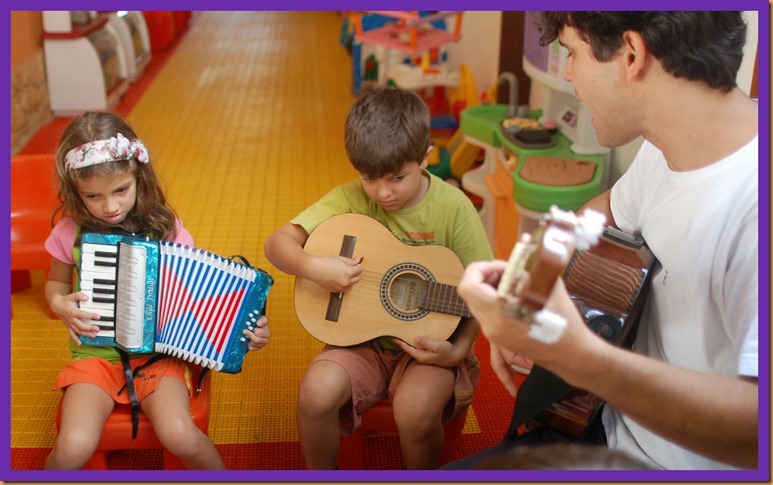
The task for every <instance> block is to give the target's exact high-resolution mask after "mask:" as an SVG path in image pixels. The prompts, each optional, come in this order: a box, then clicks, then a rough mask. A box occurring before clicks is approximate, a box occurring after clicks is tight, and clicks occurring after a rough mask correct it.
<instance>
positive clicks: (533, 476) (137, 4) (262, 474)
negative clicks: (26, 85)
mask: <svg viewBox="0 0 773 485" xmlns="http://www.w3.org/2000/svg"><path fill="white" fill-rule="evenodd" d="M385 3H386V4H387V5H384V4H385ZM718 3H719V2H715V3H714V4H712V5H710V7H711V8H712V9H733V10H749V11H757V12H759V44H758V45H759V60H758V86H759V106H760V117H759V119H760V130H759V132H760V178H759V183H760V185H759V189H760V211H759V215H760V231H759V246H760V248H761V249H762V250H761V251H760V259H759V266H760V278H759V282H760V283H759V285H760V287H759V290H760V291H759V294H760V295H761V299H760V306H759V317H760V318H759V320H760V322H761V323H763V324H762V325H760V336H759V341H760V343H761V349H760V357H761V360H760V375H759V391H760V392H759V396H760V397H759V409H760V417H759V431H760V434H759V443H760V446H759V468H758V469H757V470H748V471H747V470H744V471H710V472H709V471H636V472H626V471H617V470H615V471H581V472H580V471H501V470H499V471H480V470H475V471H473V470H464V471H422V472H413V471H410V472H409V471H390V470H387V471H326V472H314V471H304V470H287V471H282V470H244V471H217V472H214V471H209V472H200V471H179V472H177V471H142V470H141V471H132V472H130V473H126V472H124V471H75V472H48V471H21V470H11V469H10V369H11V365H12V363H11V361H10V310H11V309H10V278H9V276H10V261H9V254H10V249H9V246H10V240H9V239H5V240H4V241H3V242H2V244H3V250H4V252H5V254H6V255H7V256H6V257H5V258H2V267H0V273H2V274H5V275H6V277H5V278H4V279H3V283H2V285H1V286H0V293H2V295H3V297H2V302H1V303H0V313H2V314H5V315H7V316H9V317H8V320H5V319H3V320H2V323H3V326H2V328H3V331H4V335H6V342H9V343H8V344H7V346H6V348H5V350H6V365H3V366H0V367H2V368H3V371H2V378H1V381H2V382H0V403H2V404H1V406H2V407H1V408H0V416H5V418H2V419H1V420H0V436H2V437H3V439H4V440H5V443H6V445H5V446H1V445H0V480H4V481H35V482H49V481H77V482H90V481H96V482H102V481H111V482H112V481H131V482H144V481H191V482H194V481H195V482H199V481H203V482H227V481H240V482H284V481H291V482H300V481H303V482H305V481H321V482H369V481H373V482H385V481H386V482H390V481H394V482H397V481H428V482H483V481H492V482H501V481H508V482H509V481H553V482H555V481H599V482H604V481H613V482H619V481H700V482H704V481H705V482H709V481H732V482H738V481H765V482H767V481H770V478H771V477H770V461H769V460H770V375H769V373H770V347H769V343H770V328H769V326H768V325H767V324H764V322H770V308H769V302H768V301H767V299H768V295H770V165H769V161H770V139H769V135H768V134H769V133H770V77H769V75H770V52H769V48H770V17H769V8H770V6H769V4H768V2H767V1H765V0H740V1H737V2H732V3H731V2H722V5H718ZM9 4H10V5H8V4H6V7H4V11H3V12H2V29H3V30H4V31H5V32H6V33H5V35H6V39H9V38H10V12H11V11H12V10H45V9H51V10H59V9H61V8H62V3H61V1H60V0H43V1H36V0H32V1H29V2H23V3H22V2H19V1H18V0H10V1H9ZM276 5H277V4H276V3H275V2H267V1H265V0H259V1H248V0H222V1H219V2H208V1H202V0H194V1H164V0H162V1H161V2H159V1H149V0H135V1H132V2H131V5H130V7H131V8H133V9H135V10H158V9H160V8H162V7H163V8H166V9H168V10H256V9H265V10H276ZM67 6H68V7H70V8H72V7H76V8H80V9H84V10H105V9H110V8H111V7H112V8H114V9H123V8H126V7H127V4H126V3H122V2H115V1H113V0H110V1H108V2H104V1H103V2H94V1H80V0H75V1H73V2H70V3H69V4H67ZM281 6H282V10H322V9H324V10H362V9H365V8H367V7H373V8H376V9H379V8H381V9H383V8H385V7H388V8H390V9H394V10H402V9H405V10H413V9H417V8H420V9H423V10H453V9H458V10H466V9H467V10H530V9H533V8H534V7H536V4H534V2H525V1H516V0H513V1H509V2H506V1H502V0H496V1H483V2H480V1H478V2H474V3H473V2H470V1H461V0H446V1H443V2H440V1H437V0H432V1H419V2H416V1H412V2H408V1H405V0H387V1H382V2H363V1H358V2H355V1H353V0H346V1H343V0H341V1H322V2H319V1H314V0H290V1H286V2H283V3H282V4H281ZM538 7H539V9H540V10H550V9H556V10H557V9H579V8H581V9H590V8H592V9H594V10H603V9H607V10H620V9H621V8H624V7H625V3H624V2H620V1H619V0H618V1H616V2H612V1H609V0H591V1H588V2H584V3H583V4H582V5H581V7H580V6H578V4H577V3H576V2H571V1H569V0H544V1H543V2H542V3H540V4H539V6H538ZM629 8H630V7H629ZM633 8H641V9H644V8H646V9H647V10H656V9H662V10H675V9H678V10H704V9H706V8H707V5H706V3H705V2H704V1H698V0H651V1H650V2H647V3H646V5H642V6H641V7H638V6H636V7H633ZM2 57H3V58H4V61H3V65H5V66H7V67H6V69H8V72H7V73H6V75H5V76H4V77H3V84H5V91H6V93H9V92H10V67H9V66H10V50H9V49H7V48H6V49H3V50H2ZM3 108H4V112H5V113H6V116H5V117H3V120H4V124H7V125H8V126H6V129H7V130H8V131H7V132H6V133H9V134H10V97H9V98H5V99H3ZM3 145H4V146H5V147H6V148H5V150H7V151H6V153H8V154H9V155H10V136H9V135H7V136H6V137H4V138H3ZM766 155H767V157H766ZM9 167H10V165H9V164H8V165H7V168H6V171H5V176H4V177H2V178H1V179H2V181H1V182H0V184H2V185H0V193H4V194H10V171H9ZM0 214H2V225H3V227H5V228H9V227H10V197H9V196H8V195H6V196H4V197H2V198H0ZM9 233H10V231H9V230H6V234H9ZM52 419H53V416H52Z"/></svg>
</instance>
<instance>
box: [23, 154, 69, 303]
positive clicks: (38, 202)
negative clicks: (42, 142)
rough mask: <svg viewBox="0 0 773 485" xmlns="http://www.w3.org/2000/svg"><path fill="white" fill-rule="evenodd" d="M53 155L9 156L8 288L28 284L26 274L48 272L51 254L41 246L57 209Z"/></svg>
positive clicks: (26, 285)
mask: <svg viewBox="0 0 773 485" xmlns="http://www.w3.org/2000/svg"><path fill="white" fill-rule="evenodd" d="M54 165H55V163H54V155H17V156H14V157H11V288H12V291H18V290H21V289H24V288H26V287H28V286H29V285H30V278H29V271H30V270H33V269H42V270H45V271H46V272H48V269H49V267H50V266H51V255H50V254H48V251H46V248H45V246H44V244H45V241H46V238H48V235H49V234H50V233H51V218H52V216H53V215H54V211H56V209H57V208H58V207H59V201H58V199H57V196H56V194H57V193H58V188H57V187H56V179H55V174H54V171H55V166H54Z"/></svg>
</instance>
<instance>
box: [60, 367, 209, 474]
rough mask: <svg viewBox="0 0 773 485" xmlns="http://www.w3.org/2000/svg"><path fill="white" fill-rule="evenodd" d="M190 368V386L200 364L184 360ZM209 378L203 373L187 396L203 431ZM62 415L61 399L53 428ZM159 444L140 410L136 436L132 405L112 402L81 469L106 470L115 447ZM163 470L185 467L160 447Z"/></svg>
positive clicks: (198, 424) (147, 420) (154, 445)
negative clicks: (91, 453) (162, 451)
mask: <svg viewBox="0 0 773 485" xmlns="http://www.w3.org/2000/svg"><path fill="white" fill-rule="evenodd" d="M185 364H186V365H187V366H188V367H189V368H190V370H191V382H192V383H193V386H196V383H198V381H199V375H200V374H201V371H202V370H203V367H201V366H199V365H196V364H192V363H189V362H185ZM211 380H212V378H211V376H209V375H206V376H204V380H203V382H202V383H201V393H199V394H196V392H195V389H194V392H193V396H192V397H191V401H190V406H191V417H192V418H193V422H194V423H195V424H196V426H197V427H198V428H199V429H200V430H201V431H202V433H204V434H208V432H209V401H210V397H211V396H210V388H211V385H212V384H211V382H210V381H211ZM61 418H62V401H61V400H60V401H59V406H58V407H57V409H56V431H57V432H59V426H60V423H61ZM159 448H163V446H162V445H161V442H160V441H158V438H157V437H156V433H155V432H154V431H153V424H152V423H151V422H150V420H149V419H148V417H147V416H145V414H144V413H142V412H140V424H139V427H138V428H137V437H136V438H135V439H132V407H131V405H129V404H116V405H115V408H113V412H112V414H110V417H108V418H107V421H106V422H105V427H104V428H103V429H102V437H101V438H100V439H99V444H98V445H97V450H96V451H95V452H94V454H93V455H92V456H91V459H90V460H89V462H88V463H87V464H86V466H84V467H83V469H84V470H107V469H108V468H107V459H108V455H109V454H110V453H111V452H114V451H119V450H138V449H139V450H142V449H159ZM163 463H164V470H185V466H184V465H183V462H182V460H180V459H179V458H177V457H176V456H175V455H173V454H171V453H170V452H168V451H167V450H166V449H164V458H163Z"/></svg>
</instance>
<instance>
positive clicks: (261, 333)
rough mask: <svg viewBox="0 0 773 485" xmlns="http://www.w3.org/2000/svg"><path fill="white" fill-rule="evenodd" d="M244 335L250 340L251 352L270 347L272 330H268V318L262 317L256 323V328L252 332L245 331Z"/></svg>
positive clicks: (249, 347)
mask: <svg viewBox="0 0 773 485" xmlns="http://www.w3.org/2000/svg"><path fill="white" fill-rule="evenodd" d="M242 333H243V334H244V336H245V337H247V338H248V339H250V343H249V345H248V346H247V348H248V349H249V350H260V349H262V348H263V347H265V346H266V345H268V341H269V339H270V338H271V330H270V329H269V328H268V317H267V316H265V315H262V316H261V317H260V318H259V319H258V321H257V323H255V328H253V329H252V331H250V330H247V329H245V330H243V331H242Z"/></svg>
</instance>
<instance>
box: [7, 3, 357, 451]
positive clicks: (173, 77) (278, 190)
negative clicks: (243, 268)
mask: <svg viewBox="0 0 773 485" xmlns="http://www.w3.org/2000/svg"><path fill="white" fill-rule="evenodd" d="M340 28H341V20H340V17H339V16H338V14H337V13H335V12H205V13H202V14H200V16H199V17H198V18H197V19H196V21H195V24H194V25H193V27H192V28H191V29H190V31H189V32H188V34H187V35H186V37H185V38H184V39H183V41H182V43H181V44H180V45H179V46H178V47H177V49H176V51H175V53H174V55H173V56H172V57H171V58H170V59H169V61H168V62H167V64H166V65H165V66H164V68H163V69H162V70H161V72H160V73H159V74H158V76H157V78H156V79H155V81H154V82H153V83H152V84H151V86H150V87H149V88H148V89H147V91H146V92H145V94H144V95H143V96H142V98H141V100H140V101H139V102H138V103H137V105H136V106H135V107H134V109H133V110H132V112H131V114H130V115H129V118H128V119H129V122H130V124H131V125H132V127H133V128H134V129H135V131H136V132H137V133H138V134H139V136H140V137H141V138H142V139H143V140H144V141H145V143H146V145H147V146H148V147H149V150H150V154H151V158H152V163H153V164H154V167H155V168H156V170H157V173H158V174H159V177H160V178H161V180H162V182H163V184H164V186H165V188H166V192H167V195H168V197H169V199H170V201H171V203H172V205H173V207H174V208H175V210H176V211H177V213H178V216H179V217H180V218H181V219H182V220H183V222H184V224H185V226H186V227H187V228H188V229H189V230H190V231H191V233H192V234H193V236H194V239H195V245H196V246H197V247H201V248H205V249H208V250H210V251H212V252H215V253H217V254H221V255H225V256H231V255H234V254H241V255H243V256H245V257H246V258H247V259H248V260H249V261H250V262H251V263H252V264H253V265H254V266H258V267H261V268H263V269H265V270H267V271H268V272H269V273H271V274H272V276H273V277H274V279H275V284H274V286H273V288H272V290H271V294H270V297H269V302H268V315H269V316H270V318H271V321H270V327H271V330H272V340H271V344H270V345H269V346H267V347H266V348H265V349H263V350H261V351H259V352H252V353H250V354H249V355H248V357H247V359H246V361H245V365H244V370H243V371H242V372H241V373H240V374H236V375H219V374H217V373H215V374H214V375H213V377H214V380H213V401H212V409H211V415H212V423H211V426H210V436H211V437H212V440H213V441H214V442H215V443H218V444H223V443H244V442H255V441H296V440H297V439H298V437H297V433H296V431H295V421H294V419H295V418H294V415H295V410H294V403H295V400H296V399H295V396H296V393H297V383H298V381H299V380H300V377H301V375H302V374H303V371H304V369H305V368H306V366H307V364H308V362H309V361H310V360H311V358H312V357H313V356H314V355H315V354H316V352H317V351H318V350H319V348H320V347H321V344H319V343H318V342H317V341H316V340H314V339H313V338H311V337H310V336H309V335H308V334H306V332H305V331H304V330H303V329H302V327H301V326H300V325H299V324H298V321H297V319H296V317H295V311H294V309H293V307H292V301H293V300H292V288H293V280H292V278H291V277H289V276H287V275H285V274H283V273H281V272H280V271H278V270H277V269H276V268H274V267H273V266H271V265H270V264H269V263H268V262H267V261H266V259H265V257H264V255H263V242H264V241H265V240H266V238H267V237H268V236H269V234H271V233H272V232H273V231H274V230H275V229H276V228H278V227H279V226H281V225H282V224H284V223H286V222H287V221H288V220H289V219H290V218H291V217H292V216H294V215H295V214H296V213H298V212H299V211H300V210H301V209H302V208H304V207H305V206H306V205H308V204H309V203H311V202H313V201H314V200H316V199H318V198H319V197H320V196H322V195H323V194H324V193H325V192H327V191H328V190H329V189H330V188H332V187H333V186H334V185H337V184H339V183H341V182H343V181H345V180H349V179H351V178H352V177H353V176H354V172H353V170H352V168H351V166H350V165H349V164H348V162H347V160H346V153H345V151H344V147H343V125H344V120H345V118H346V113H347V110H348V108H349V106H350V105H351V103H352V101H353V96H352V93H351V83H350V81H349V79H350V76H349V75H348V73H349V71H350V70H351V61H350V57H349V56H348V54H347V53H346V50H345V49H344V48H343V47H342V46H341V45H340V44H339V43H338V37H339V35H340ZM44 278H45V277H44V275H43V274H42V273H39V274H35V275H34V278H33V286H32V288H29V289H27V290H24V291H22V292H19V293H16V294H13V295H12V302H11V305H12V310H13V318H12V321H11V328H12V346H11V347H12V352H11V353H12V355H11V358H12V362H13V366H12V370H11V386H12V409H11V418H12V422H11V430H12V433H11V434H12V437H11V446H12V447H50V446H52V445H53V443H54V441H55V436H56V434H55V429H54V424H53V416H54V412H55V409H56V405H57V403H58V399H59V395H58V394H57V393H53V392H51V391H50V390H49V389H50V386H51V383H52V382H53V381H54V379H55V377H56V373H57V372H58V370H59V369H60V368H61V367H62V366H63V365H64V363H66V361H67V359H68V357H69V356H68V354H69V352H68V350H67V338H68V336H67V333H66V331H65V330H64V327H63V326H62V325H61V323H59V322H58V321H55V320H51V319H50V318H49V316H48V313H47V309H46V303H45V299H44V298H43V296H42V285H43V280H44ZM41 329H45V331H43V332H41ZM215 396H216V398H214V397H215ZM289 408H292V409H289Z"/></svg>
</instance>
